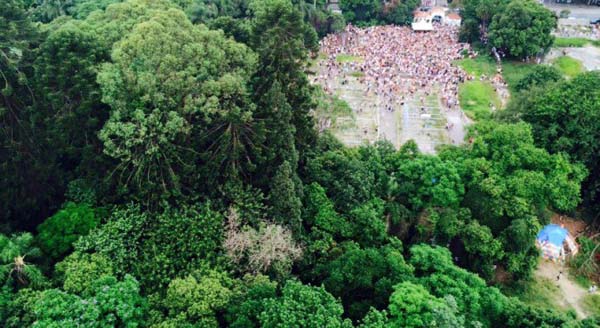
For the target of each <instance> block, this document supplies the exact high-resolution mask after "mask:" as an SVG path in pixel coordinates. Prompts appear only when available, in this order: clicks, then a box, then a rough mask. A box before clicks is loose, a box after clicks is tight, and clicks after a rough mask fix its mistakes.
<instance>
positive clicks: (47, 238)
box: [37, 203, 100, 260]
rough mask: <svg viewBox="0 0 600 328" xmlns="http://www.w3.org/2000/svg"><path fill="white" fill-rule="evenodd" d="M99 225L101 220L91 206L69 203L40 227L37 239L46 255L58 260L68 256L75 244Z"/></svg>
mask: <svg viewBox="0 0 600 328" xmlns="http://www.w3.org/2000/svg"><path fill="white" fill-rule="evenodd" d="M99 223H100V219H99V218H98V217H96V214H95V212H94V209H93V208H91V207H89V205H87V204H75V203H67V204H66V206H65V208H64V209H62V210H60V211H58V212H57V213H56V214H54V215H53V216H51V217H50V218H48V219H47V220H46V221H44V223H42V224H40V225H39V226H38V232H39V235H38V236H37V238H38V240H39V242H40V245H41V247H42V250H43V251H44V253H46V254H48V255H50V256H51V257H52V258H53V259H54V260H56V259H60V258H62V257H63V256H65V255H67V254H68V253H69V252H70V251H71V250H72V249H73V243H74V242H75V241H77V239H79V237H80V236H85V235H87V234H88V233H89V232H90V230H92V229H94V228H95V227H96V226H97V225H98V224H99Z"/></svg>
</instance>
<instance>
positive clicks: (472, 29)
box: [459, 0, 506, 43]
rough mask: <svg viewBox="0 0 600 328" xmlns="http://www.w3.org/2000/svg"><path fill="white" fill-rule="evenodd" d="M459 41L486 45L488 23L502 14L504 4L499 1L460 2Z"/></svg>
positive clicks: (473, 0)
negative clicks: (460, 22)
mask: <svg viewBox="0 0 600 328" xmlns="http://www.w3.org/2000/svg"><path fill="white" fill-rule="evenodd" d="M462 6H463V9H462V11H461V16H462V24H461V27H460V35H459V37H460V40H461V41H464V42H470V43H479V42H483V43H487V41H488V31H489V26H490V23H491V22H492V19H493V18H494V16H496V15H498V14H500V13H502V12H503V10H504V8H505V6H506V2H505V1H499V0H465V1H463V2H462Z"/></svg>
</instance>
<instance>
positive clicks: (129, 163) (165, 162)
mask: <svg viewBox="0 0 600 328" xmlns="http://www.w3.org/2000/svg"><path fill="white" fill-rule="evenodd" d="M112 59H113V62H114V63H112V64H107V65H104V66H103V68H102V71H101V72H100V74H99V76H98V81H99V83H100V86H101V88H102V93H103V97H102V100H103V102H105V103H106V104H108V105H110V107H111V108H112V112H111V116H110V118H109V120H108V122H107V123H106V124H105V126H104V127H103V128H102V130H101V132H100V139H101V140H102V141H103V143H104V152H105V153H106V154H107V155H109V156H111V157H113V158H115V159H117V160H119V162H120V163H119V165H118V166H117V168H116V169H117V171H118V172H120V179H119V180H120V181H122V182H121V183H123V182H124V183H125V185H129V184H130V183H131V186H132V187H134V188H135V190H139V191H140V192H143V191H150V192H152V193H155V192H160V193H165V194H167V195H173V194H175V195H177V193H178V191H179V190H180V187H181V178H182V177H184V176H185V175H184V172H186V170H187V169H189V167H190V166H191V165H192V164H193V162H190V161H189V160H188V158H189V157H190V153H191V148H190V147H189V146H185V145H184V144H187V143H188V142H187V141H186V140H188V141H189V140H191V139H190V138H200V137H202V135H203V132H202V131H201V130H202V129H201V126H202V124H195V123H200V122H204V123H205V124H206V123H210V122H212V121H220V120H221V119H223V118H225V117H227V116H228V115H229V114H230V113H231V114H232V115H236V116H239V117H238V118H236V119H242V120H248V119H249V114H248V113H244V110H245V108H244V104H243V103H237V102H236V101H225V100H227V99H232V98H233V97H234V95H237V96H241V97H240V99H241V101H242V102H243V99H244V95H245V90H244V86H243V84H244V76H247V75H248V74H249V73H250V72H252V70H253V66H254V65H253V60H252V55H251V53H250V52H249V50H248V49H247V48H246V47H245V46H243V45H241V44H237V43H235V42H234V41H231V40H228V39H225V38H224V37H223V35H222V33H219V32H214V31H208V30H207V29H206V28H204V27H203V26H193V25H192V24H191V22H189V21H188V20H187V18H186V17H185V16H184V14H183V13H182V12H180V11H177V10H174V9H171V10H168V11H164V12H160V13H157V14H156V16H154V17H152V18H151V19H149V20H148V21H145V22H143V23H140V24H137V25H135V27H134V28H133V31H132V32H131V33H130V34H129V35H128V36H127V37H125V38H124V39H123V40H122V41H121V42H119V43H118V45H117V46H116V47H115V49H114V50H113V53H112ZM206 61H209V62H213V63H215V64H213V65H204V63H205V62H206ZM217 63H218V64H217ZM159 67H162V68H164V69H159V70H158V72H159V73H157V71H156V70H157V69H158V68H159ZM167 68H168V69H167ZM160 72H163V73H162V74H161V73H160ZM175 72H178V73H177V74H175ZM191 82H193V83H191ZM198 91H199V92H198ZM237 96H236V97H237ZM133 104H135V105H134V106H132V105H133ZM196 127H198V128H196ZM198 129H200V131H198ZM220 133H223V131H221V132H220ZM221 137H224V138H227V137H228V136H227V135H223V136H220V135H215V136H213V138H215V139H216V140H219V139H220V138H221ZM222 141H223V142H224V143H225V144H223V145H220V146H219V147H217V148H216V150H217V151H224V149H223V148H221V146H224V147H229V146H230V145H228V142H229V140H227V139H223V140H222ZM234 145H238V144H237V143H234ZM229 150H230V152H228V154H227V155H228V156H232V155H233V156H236V155H237V152H236V151H235V149H229ZM229 160H231V162H230V161H227V162H226V164H227V166H228V167H226V168H225V169H226V170H234V171H235V170H236V167H237V165H238V163H237V159H236V158H235V157H233V158H230V159H229ZM231 173H232V174H233V173H235V172H233V171H232V172H231ZM142 183H143V184H144V187H143V188H142Z"/></svg>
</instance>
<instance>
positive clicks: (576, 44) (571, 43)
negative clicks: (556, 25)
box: [552, 37, 600, 48]
mask: <svg viewBox="0 0 600 328" xmlns="http://www.w3.org/2000/svg"><path fill="white" fill-rule="evenodd" d="M587 45H593V46H596V47H599V46H600V41H599V40H590V39H586V38H561V37H557V38H556V39H554V44H553V45H552V46H553V47H555V48H581V47H585V46H587Z"/></svg>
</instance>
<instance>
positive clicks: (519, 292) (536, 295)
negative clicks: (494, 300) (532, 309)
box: [502, 277, 569, 311]
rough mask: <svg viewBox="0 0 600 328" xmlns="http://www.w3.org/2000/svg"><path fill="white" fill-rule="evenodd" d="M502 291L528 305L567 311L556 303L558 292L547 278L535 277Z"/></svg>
mask: <svg viewBox="0 0 600 328" xmlns="http://www.w3.org/2000/svg"><path fill="white" fill-rule="evenodd" d="M502 291H503V292H505V293H506V294H507V295H509V296H515V297H517V298H518V299H520V300H521V301H523V302H524V303H526V304H528V305H532V306H537V307H541V308H546V309H553V310H559V311H561V310H562V311H566V310H569V309H568V308H563V307H562V306H561V305H560V304H559V303H558V302H557V297H558V295H560V290H559V289H558V287H557V286H556V285H555V284H554V282H553V281H551V280H550V279H547V278H542V277H535V278H532V279H531V280H528V281H523V282H520V283H515V284H514V285H511V286H506V287H505V288H503V289H502Z"/></svg>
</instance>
